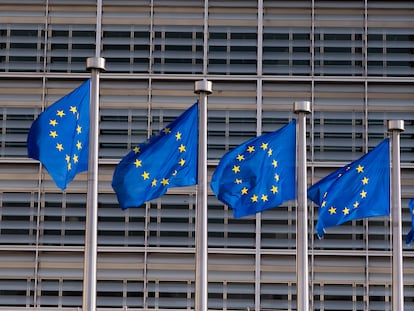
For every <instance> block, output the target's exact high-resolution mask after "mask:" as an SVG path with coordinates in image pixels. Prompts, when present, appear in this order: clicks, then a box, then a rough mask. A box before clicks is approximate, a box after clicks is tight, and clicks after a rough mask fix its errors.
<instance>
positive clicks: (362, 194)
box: [360, 190, 367, 198]
mask: <svg viewBox="0 0 414 311" xmlns="http://www.w3.org/2000/svg"><path fill="white" fill-rule="evenodd" d="M360 195H361V198H366V197H367V192H366V191H365V190H362V191H361V193H360Z"/></svg>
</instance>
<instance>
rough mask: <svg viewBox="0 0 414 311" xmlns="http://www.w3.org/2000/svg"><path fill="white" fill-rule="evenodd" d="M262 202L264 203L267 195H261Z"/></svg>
mask: <svg viewBox="0 0 414 311" xmlns="http://www.w3.org/2000/svg"><path fill="white" fill-rule="evenodd" d="M262 201H263V202H266V201H267V195H266V194H262Z"/></svg>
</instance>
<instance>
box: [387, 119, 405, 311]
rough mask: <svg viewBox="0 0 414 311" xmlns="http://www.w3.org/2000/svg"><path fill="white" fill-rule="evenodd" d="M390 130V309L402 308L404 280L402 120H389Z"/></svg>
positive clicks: (395, 310)
mask: <svg viewBox="0 0 414 311" xmlns="http://www.w3.org/2000/svg"><path fill="white" fill-rule="evenodd" d="M388 130H389V131H390V132H391V164H392V166H391V222H392V310H393V311H400V310H404V280H403V260H402V228H401V227H402V224H401V169H400V133H401V132H402V131H404V121H403V120H389V121H388Z"/></svg>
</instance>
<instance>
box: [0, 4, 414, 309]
mask: <svg viewBox="0 0 414 311" xmlns="http://www.w3.org/2000/svg"><path fill="white" fill-rule="evenodd" d="M102 3H103V9H102V25H101V27H102V32H101V36H100V38H101V51H102V53H101V56H102V57H104V58H105V59H106V71H105V72H104V73H102V74H101V83H100V117H99V121H100V125H99V126H100V137H99V195H98V201H99V206H98V260H97V309H98V310H102V311H104V310H107V311H109V310H167V309H168V310H191V309H193V308H194V291H195V228H194V224H195V205H196V197H195V193H196V191H195V188H194V187H186V188H176V189H171V190H170V191H169V192H168V193H167V194H166V195H164V196H162V197H161V198H159V199H156V200H153V201H151V202H148V203H146V204H144V205H143V206H140V207H138V208H134V209H129V210H126V211H122V210H121V209H120V208H119V207H118V203H117V200H116V196H115V194H114V192H113V190H112V188H111V185H110V184H111V179H112V173H113V170H114V167H115V165H116V164H117V163H118V162H119V160H120V159H121V158H122V157H123V156H124V155H125V154H126V153H127V152H128V151H129V150H130V149H132V148H133V147H134V146H135V145H136V144H138V143H139V142H142V141H144V140H145V139H147V138H148V137H149V136H150V135H151V134H153V133H157V132H158V131H159V130H160V129H161V128H162V127H164V126H165V125H167V124H168V123H169V122H170V121H172V120H173V119H174V118H175V117H176V116H178V115H179V114H180V113H181V112H182V111H184V110H185V109H186V108H188V107H190V105H192V104H193V103H194V102H195V101H196V100H197V97H196V95H195V94H194V93H193V88H194V82H195V81H197V80H200V79H203V78H207V79H208V80H210V81H212V83H213V94H211V95H210V96H209V98H208V146H207V147H208V155H207V156H208V172H209V176H211V174H212V172H213V170H214V168H215V166H216V165H217V163H218V160H219V159H220V158H221V157H222V156H223V154H224V153H226V152H227V151H228V150H231V149H232V148H234V147H235V146H237V145H238V144H240V143H242V142H244V141H246V140H248V139H250V138H252V137H255V136H257V135H259V134H261V133H268V132H272V131H274V130H277V129H279V128H280V127H282V126H283V125H285V124H287V123H288V122H289V121H290V120H292V119H293V118H295V117H296V115H295V113H294V112H293V102H294V101H298V100H309V101H310V102H311V104H312V113H311V114H310V115H308V116H307V170H308V185H309V186H310V185H311V184H313V183H314V182H316V181H317V180H319V179H320V178H321V177H323V176H325V175H327V174H329V173H330V172H332V171H333V170H335V169H336V168H338V167H341V166H343V165H344V164H346V163H349V162H351V161H353V160H355V159H357V158H359V157H361V156H362V155H363V154H364V153H366V152H368V151H369V150H371V149H372V148H373V147H374V146H376V145H377V144H378V143H379V142H380V141H382V140H383V139H384V138H386V137H388V136H389V132H388V129H387V121H388V120H392V119H402V120H404V121H405V131H404V132H402V134H401V187H402V189H401V190H402V201H401V205H402V218H403V219H402V225H403V236H402V237H401V239H404V238H405V235H406V234H407V233H408V231H409V230H410V228H411V215H410V213H409V211H408V208H407V203H408V200H409V199H410V198H413V197H414V150H413V149H414V140H413V135H414V88H413V82H414V2H413V1H408V0H407V1H403V0H396V1H380V0H349V1H348V0H347V1H341V0H300V1H282V0H240V1H232V0H219V1H218V0H188V1H172V0H171V1H166V0H103V1H102ZM96 12H97V5H96V1H93V0H20V1H12V0H0V109H1V114H0V124H1V133H0V176H1V178H0V310H9V311H10V310H26V309H30V310H33V309H35V310H80V309H81V307H82V287H83V260H84V237H85V215H86V211H85V210H86V188H87V187H86V185H87V176H86V173H83V174H80V175H78V176H77V177H76V178H75V180H74V181H73V182H72V183H71V184H70V185H69V187H68V188H67V189H66V190H65V191H64V192H62V191H60V190H59V189H58V188H57V187H56V186H55V185H54V183H53V181H52V180H51V178H50V176H49V175H48V173H47V171H46V170H45V169H44V168H43V167H42V166H41V165H40V163H39V162H37V161H34V160H31V159H28V158H27V151H26V138H27V133H28V130H29V128H30V125H31V123H32V122H33V121H34V120H35V119H36V118H37V116H38V115H39V113H40V112H41V111H42V110H43V109H45V107H47V106H49V105H50V104H52V103H53V102H54V101H56V100H57V99H58V98H60V97H62V96H63V95H65V94H67V93H69V92H70V91H71V90H72V89H74V88H76V87H77V86H78V85H80V84H81V82H83V81H85V80H86V79H87V78H89V77H90V73H88V72H87V71H86V59H87V58H88V57H93V56H94V53H95V44H96V40H97V38H96V23H97V14H96ZM308 203H309V272H310V276H309V281H310V284H309V286H310V297H309V299H310V307H311V309H312V310H317V311H329V310H331V311H332V310H349V311H357V310H358V311H359V310H364V311H367V310H369V311H386V310H391V309H392V307H391V306H392V303H391V302H392V273H391V272H392V269H391V262H392V245H391V241H392V235H391V221H390V218H389V217H373V218H369V219H364V220H358V221H352V222H349V223H346V224H343V225H341V226H338V227H335V228H330V229H329V230H328V232H327V234H326V235H325V237H324V239H322V240H319V239H318V238H317V237H316V235H315V230H314V227H315V224H316V221H317V217H318V207H317V206H315V205H313V204H311V202H310V201H309V202H308ZM295 256H296V202H295V201H289V202H286V203H285V204H283V205H282V206H280V207H278V208H275V209H272V210H268V211H265V212H263V213H261V214H258V215H255V216H250V217H245V218H241V219H235V218H233V213H232V210H231V209H229V208H228V207H227V206H225V205H223V204H222V203H221V202H220V201H218V200H217V199H216V198H215V196H214V195H213V194H212V193H211V192H210V193H209V195H208V307H209V309H210V310H257V311H259V310H289V311H291V310H296V270H295V269H296V265H295ZM403 262H404V269H403V270H404V297H405V298H404V300H405V308H406V310H414V298H413V297H414V251H413V250H412V249H411V248H410V247H408V246H404V249H403Z"/></svg>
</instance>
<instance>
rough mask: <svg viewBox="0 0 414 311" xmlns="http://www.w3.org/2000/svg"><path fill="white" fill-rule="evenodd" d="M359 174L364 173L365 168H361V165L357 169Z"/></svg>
mask: <svg viewBox="0 0 414 311" xmlns="http://www.w3.org/2000/svg"><path fill="white" fill-rule="evenodd" d="M356 170H357V172H358V173H362V172H363V171H364V167H363V166H361V164H359V165H358V167H357V168H356Z"/></svg>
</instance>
